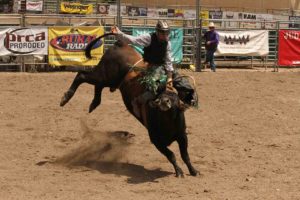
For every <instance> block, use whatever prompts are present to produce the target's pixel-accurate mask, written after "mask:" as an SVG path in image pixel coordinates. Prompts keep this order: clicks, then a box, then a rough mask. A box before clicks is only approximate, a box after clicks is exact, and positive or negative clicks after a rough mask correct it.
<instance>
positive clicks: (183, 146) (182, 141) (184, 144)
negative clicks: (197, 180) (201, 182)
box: [177, 133, 199, 176]
mask: <svg viewBox="0 0 300 200" xmlns="http://www.w3.org/2000/svg"><path fill="white" fill-rule="evenodd" d="M177 142H178V144H179V149H180V155H181V158H182V160H183V161H184V163H185V164H186V165H187V167H188V169H189V172H190V174H191V175H192V176H197V175H198V174H199V171H197V170H196V169H195V168H194V167H193V166H192V164H191V161H190V156H189V153H188V150H187V148H188V139H187V136H186V133H184V134H183V135H182V136H181V137H180V138H178V140H177Z"/></svg>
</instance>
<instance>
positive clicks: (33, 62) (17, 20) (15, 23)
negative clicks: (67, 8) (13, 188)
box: [0, 14, 299, 71]
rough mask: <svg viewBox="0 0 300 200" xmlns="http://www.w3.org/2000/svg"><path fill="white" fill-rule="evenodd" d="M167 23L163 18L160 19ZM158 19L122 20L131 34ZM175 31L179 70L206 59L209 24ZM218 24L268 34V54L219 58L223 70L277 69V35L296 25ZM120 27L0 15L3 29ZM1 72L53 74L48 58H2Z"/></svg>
mask: <svg viewBox="0 0 300 200" xmlns="http://www.w3.org/2000/svg"><path fill="white" fill-rule="evenodd" d="M159 19H164V18H159ZM157 20H158V18H145V17H127V16H126V17H122V18H121V28H122V30H123V31H124V32H126V33H131V31H132V29H133V28H134V27H149V28H150V27H152V28H153V27H154V26H155V24H156V22H157ZM165 20H167V21H168V22H169V24H170V25H171V27H174V28H182V29H183V44H182V48H183V59H182V62H181V63H180V64H179V65H178V67H184V68H188V67H189V66H190V65H194V63H195V61H196V59H200V60H202V61H203V60H204V59H205V49H204V43H203V42H202V44H201V48H198V49H201V53H200V56H201V57H199V58H196V49H197V41H198V38H196V32H197V30H199V31H200V33H201V34H203V33H205V32H206V31H207V24H208V20H200V22H201V23H200V24H201V25H199V26H197V25H196V20H195V19H180V18H165ZM209 22H214V23H215V24H216V30H219V31H222V30H267V31H268V32H269V54H268V55H267V56H265V57H261V56H217V57H216V63H217V65H218V66H223V67H254V66H258V67H265V68H267V67H270V66H272V67H274V66H275V67H276V66H277V61H278V31H279V30H280V29H297V28H289V27H290V26H289V25H290V24H291V23H298V24H299V22H296V21H285V22H283V21H251V20H249V21H243V20H221V19H219V20H212V19H210V20H209ZM116 23H117V19H116V17H115V16H111V17H99V16H81V15H79V16H77V15H59V14H48V15H46V14H21V15H20V14H12V15H0V28H5V27H29V28H30V27H51V26H74V27H75V26H100V25H102V26H104V28H105V31H106V32H108V31H110V27H111V26H112V25H114V24H116ZM114 42H115V38H114V37H108V38H106V40H105V44H104V47H105V49H106V48H108V47H109V46H111V45H112V44H113V43H114ZM0 68H1V69H2V71H3V70H8V71H37V70H50V69H51V66H49V65H48V61H47V56H21V55H20V56H8V57H7V56H5V57H3V56H0Z"/></svg>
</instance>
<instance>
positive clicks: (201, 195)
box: [0, 69, 300, 200]
mask: <svg viewBox="0 0 300 200" xmlns="http://www.w3.org/2000/svg"><path fill="white" fill-rule="evenodd" d="M182 73H185V74H192V75H194V76H195V78H196V82H197V88H198V89H197V90H198V93H199V96H200V108H199V109H198V110H196V109H190V110H188V111H186V120H187V124H188V128H189V132H190V134H189V135H188V137H189V152H190V157H191V160H192V162H193V164H194V166H195V168H197V169H198V170H200V172H201V175H200V176H198V177H191V176H189V175H188V170H187V168H186V166H185V165H184V164H183V162H182V161H181V158H180V156H179V151H178V145H177V144H173V145H171V147H170V148H171V149H172V150H173V151H174V152H175V153H176V156H177V160H178V162H179V164H180V166H181V167H182V169H183V170H184V172H185V174H186V176H185V178H176V177H174V170H173V167H172V166H171V164H170V163H169V162H168V161H167V160H166V158H165V157H163V156H162V155H161V154H160V153H159V152H158V151H157V150H156V149H155V147H154V146H153V145H152V144H151V143H150V140H149V138H148V134H147V132H146V130H145V128H143V126H141V124H139V123H138V121H136V120H135V119H134V118H133V117H132V116H131V115H130V114H129V113H128V112H127V111H126V109H125V106H124V105H123V102H122V99H121V96H120V93H119V92H118V91H117V92H115V93H110V92H109V91H108V90H107V89H106V90H105V91H104V93H103V95H102V96H103V100H102V105H101V106H100V107H99V108H97V109H96V110H95V111H94V112H93V113H92V114H88V113H87V111H88V106H89V104H90V102H91V100H92V98H93V87H92V86H90V85H87V84H86V85H82V86H81V87H80V88H79V89H78V91H77V93H76V95H75V96H74V97H73V99H72V100H71V101H70V102H69V104H67V105H66V106H65V107H64V108H61V107H59V102H60V98H61V96H62V94H63V92H65V90H66V89H67V88H68V87H69V85H70V84H71V82H72V80H73V78H74V76H75V73H70V72H69V73H66V72H64V73H35V74H31V73H0V80H1V81H0V88H1V90H0V94H1V97H0V127H1V129H0V152H1V153H0V199H3V200H10V199H26V200H29V199H39V200H40V199H43V200H45V199H46V200H48V199H62V200H66V199H72V200H74V199H76V200H77V199H78V200H82V199H86V200H90V199H91V200H99V199H126V200H127V199H128V200H129V199H133V200H140V199H145V200H148V199H149V200H150V199H151V200H153V199H165V200H166V199H188V200H193V199H197V200H199V199H200V200H208V199H211V200H225V199H227V200H248V199H249V200H253V199H261V200H277V199H280V200H281V199H282V200H299V199H300V121H299V119H300V91H299V90H300V71H299V70H298V71H297V70H280V72H279V73H273V72H271V70H268V71H264V70H255V69H254V70H232V69H231V70H227V69H223V70H222V69H221V70H219V71H218V72H217V73H211V72H209V71H207V72H203V73H191V72H182ZM126 131H127V132H129V133H131V134H134V135H135V136H134V137H131V138H126V137H123V136H122V132H126ZM107 147H110V148H108V149H107Z"/></svg>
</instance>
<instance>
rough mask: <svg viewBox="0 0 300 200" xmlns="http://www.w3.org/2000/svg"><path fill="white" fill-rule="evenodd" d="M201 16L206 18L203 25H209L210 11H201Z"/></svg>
mask: <svg viewBox="0 0 300 200" xmlns="http://www.w3.org/2000/svg"><path fill="white" fill-rule="evenodd" d="M200 18H201V19H204V20H203V21H202V26H208V23H209V21H208V19H209V12H208V10H205V11H201V12H200Z"/></svg>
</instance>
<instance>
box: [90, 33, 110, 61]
mask: <svg viewBox="0 0 300 200" xmlns="http://www.w3.org/2000/svg"><path fill="white" fill-rule="evenodd" d="M109 35H115V34H114V33H105V34H103V35H100V36H99V37H97V38H96V39H94V40H92V41H91V42H90V43H89V44H88V45H87V46H86V48H85V50H84V51H85V57H87V58H88V59H91V58H92V56H91V50H92V48H93V46H94V45H95V44H96V43H97V42H98V40H100V39H101V38H103V37H106V36H109Z"/></svg>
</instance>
